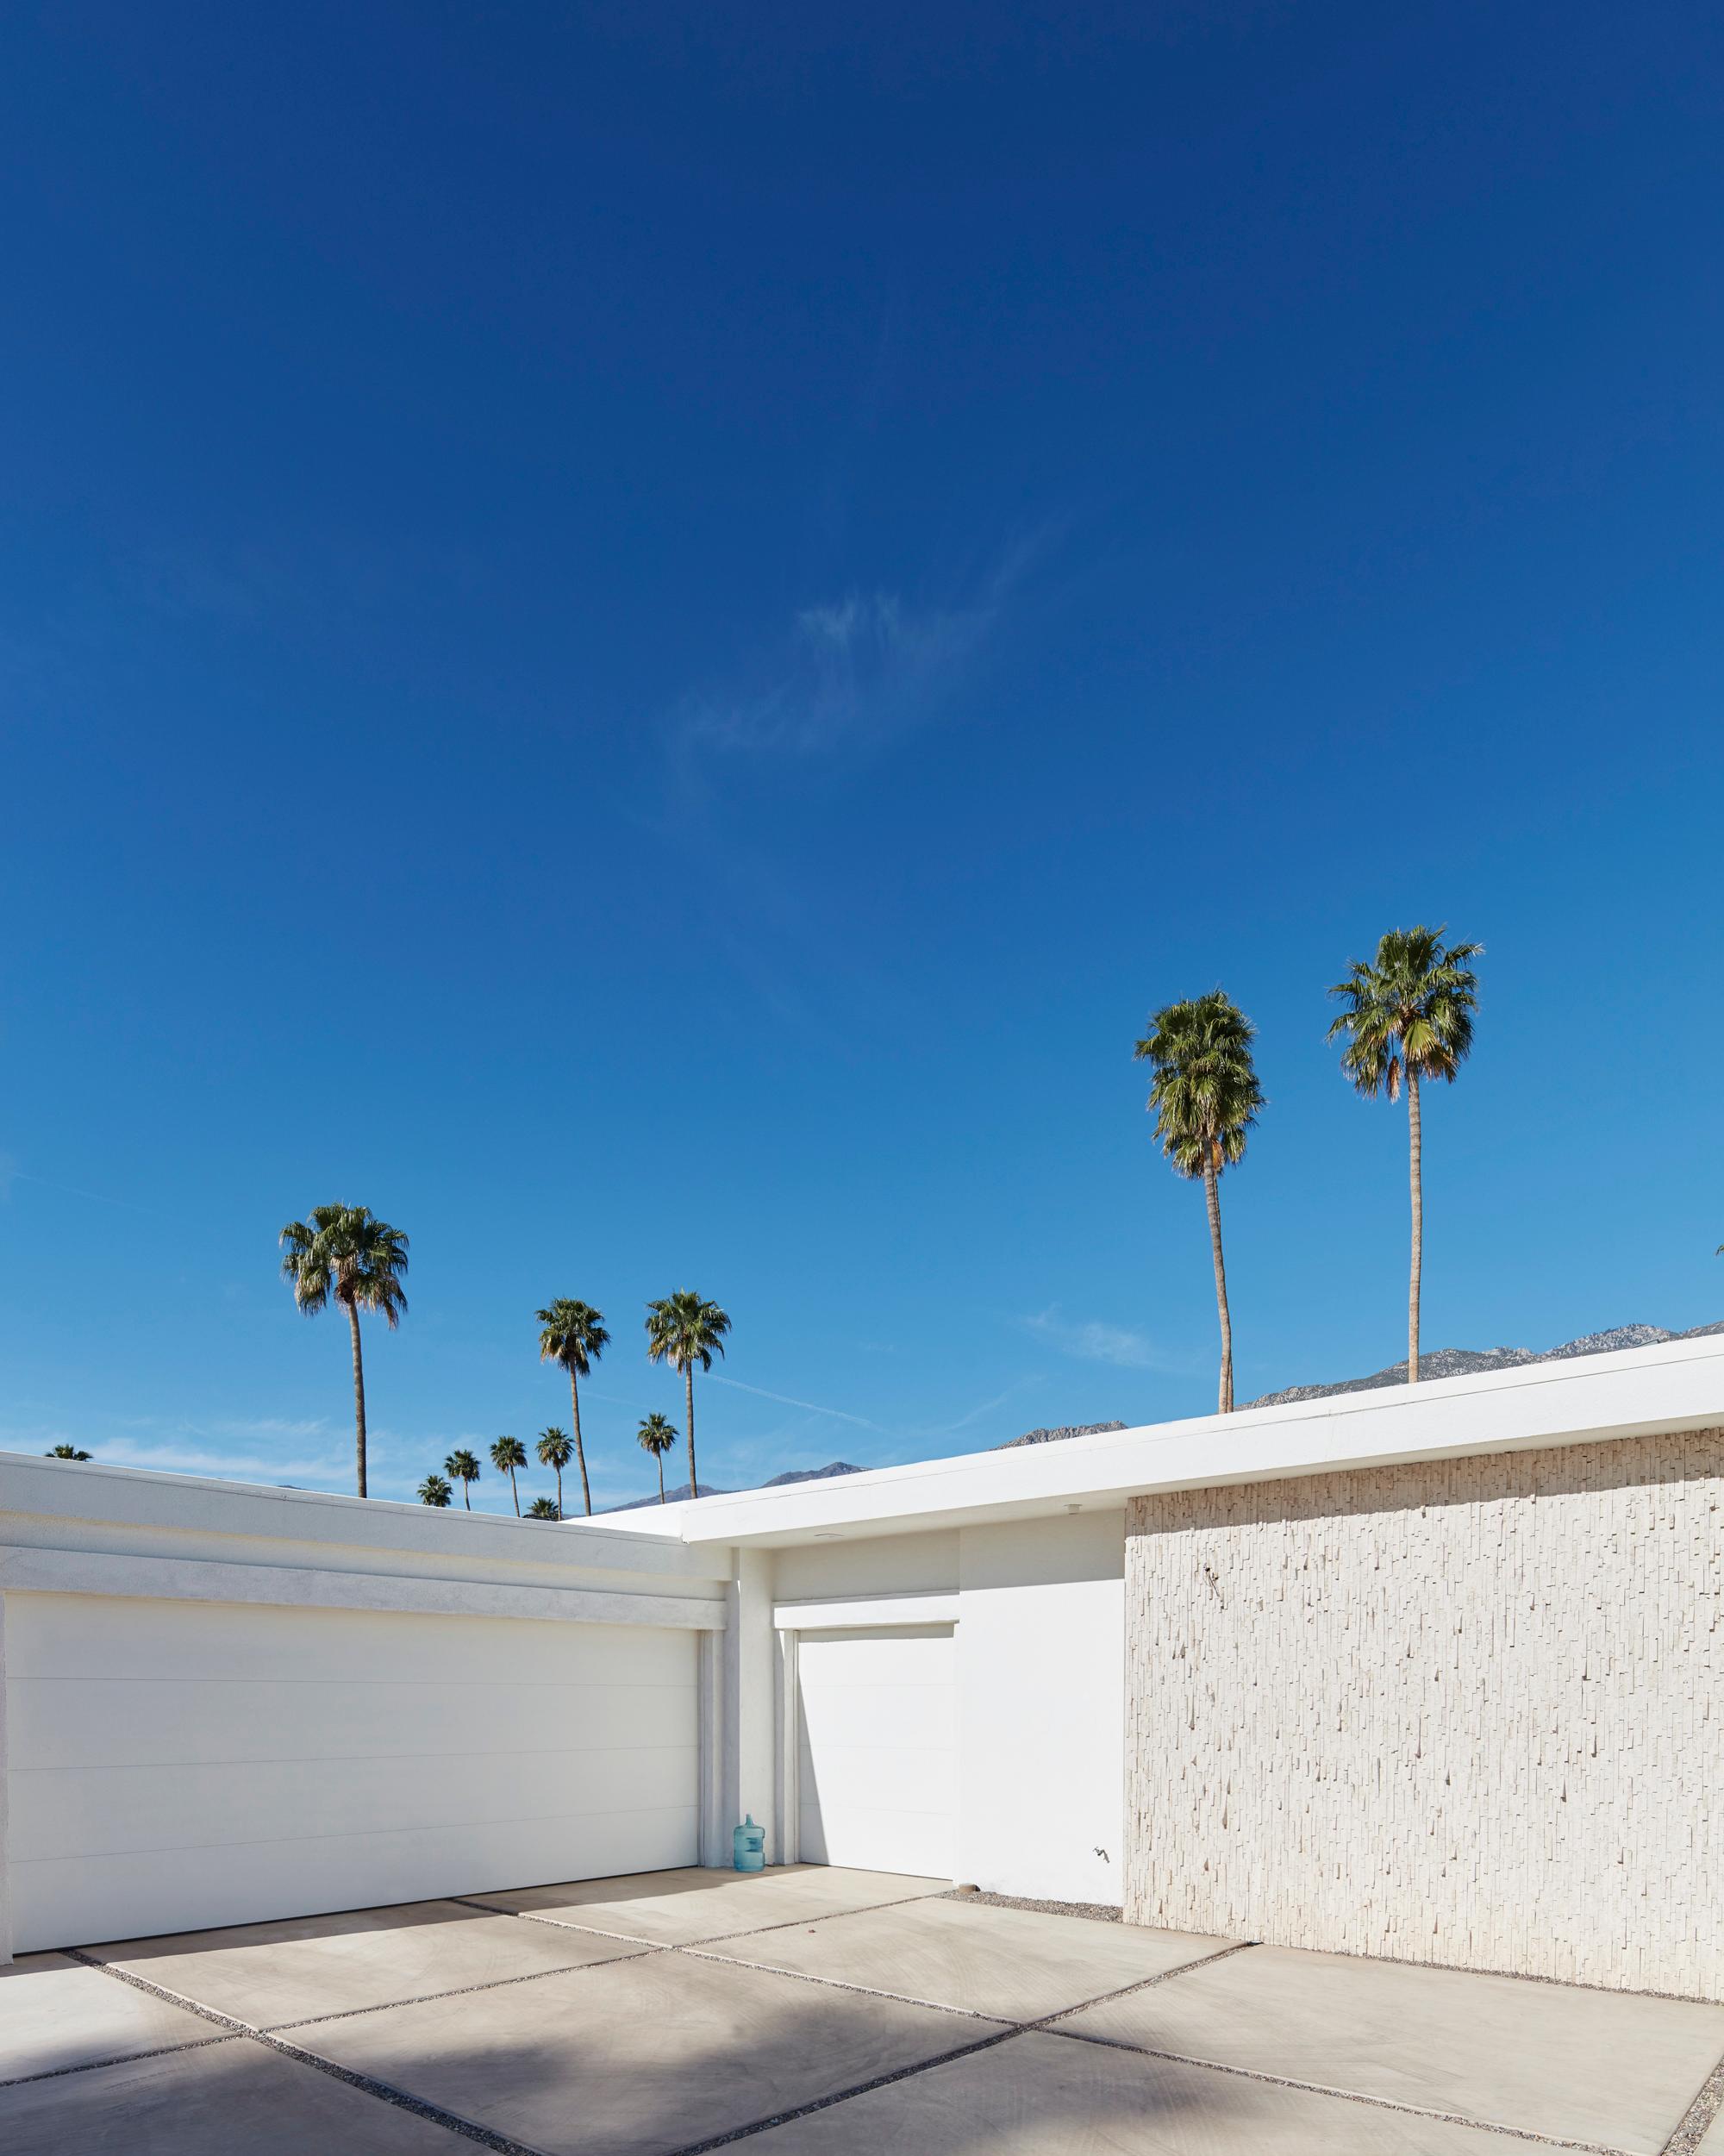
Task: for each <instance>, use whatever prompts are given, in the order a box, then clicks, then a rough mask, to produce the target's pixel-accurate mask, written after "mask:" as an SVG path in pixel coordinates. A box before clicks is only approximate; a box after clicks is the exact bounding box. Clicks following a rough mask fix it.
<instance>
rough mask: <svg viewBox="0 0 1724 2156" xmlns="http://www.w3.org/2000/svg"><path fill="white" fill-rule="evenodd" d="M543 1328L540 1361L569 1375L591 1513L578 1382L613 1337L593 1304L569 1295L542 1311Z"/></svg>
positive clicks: (584, 1495) (571, 1414) (587, 1375)
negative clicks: (557, 1367) (551, 1364)
mask: <svg viewBox="0 0 1724 2156" xmlns="http://www.w3.org/2000/svg"><path fill="white" fill-rule="evenodd" d="M539 1325H540V1333H539V1359H540V1362H559V1363H561V1365H563V1367H564V1369H565V1370H566V1371H567V1372H568V1373H569V1418H570V1421H571V1422H572V1423H573V1425H574V1432H575V1458H576V1459H578V1461H579V1462H580V1466H581V1497H582V1500H583V1502H584V1504H585V1506H586V1509H587V1510H588V1512H589V1513H590V1512H591V1510H592V1509H593V1501H592V1490H590V1487H589V1486H588V1483H587V1454H586V1447H584V1445H583V1444H582V1443H581V1389H580V1386H579V1384H578V1383H577V1382H576V1380H577V1379H578V1378H590V1377H591V1375H592V1366H593V1365H594V1364H595V1363H596V1362H597V1360H598V1359H599V1357H600V1356H601V1355H602V1354H603V1353H604V1351H605V1349H606V1348H607V1347H609V1345H610V1334H609V1333H608V1332H606V1330H605V1329H604V1319H603V1316H602V1315H601V1314H600V1313H599V1312H598V1311H597V1310H596V1309H594V1308H593V1307H592V1305H591V1303H578V1302H576V1301H575V1300H574V1299H573V1298H572V1297H570V1296H566V1295H564V1296H559V1297H558V1298H557V1300H556V1301H555V1302H554V1303H551V1304H549V1305H548V1306H547V1308H546V1309H542V1310H540V1313H539Z"/></svg>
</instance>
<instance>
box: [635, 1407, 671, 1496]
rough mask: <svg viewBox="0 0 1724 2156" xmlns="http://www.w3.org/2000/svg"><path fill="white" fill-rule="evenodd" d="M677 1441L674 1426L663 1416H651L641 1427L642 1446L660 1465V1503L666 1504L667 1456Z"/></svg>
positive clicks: (643, 1450) (642, 1449)
mask: <svg viewBox="0 0 1724 2156" xmlns="http://www.w3.org/2000/svg"><path fill="white" fill-rule="evenodd" d="M676 1441H677V1433H676V1430H675V1428H673V1426H672V1425H671V1423H670V1422H666V1420H665V1417H664V1416H663V1415H648V1416H647V1419H646V1421H645V1422H643V1423H642V1424H641V1425H640V1449H641V1451H642V1452H644V1453H652V1455H653V1459H655V1460H656V1461H657V1462H658V1463H659V1503H660V1504H663V1503H664V1502H665V1453H668V1452H669V1451H670V1450H671V1447H672V1446H673V1445H675V1443H676Z"/></svg>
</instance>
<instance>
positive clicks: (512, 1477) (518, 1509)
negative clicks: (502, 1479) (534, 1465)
mask: <svg viewBox="0 0 1724 2156" xmlns="http://www.w3.org/2000/svg"><path fill="white" fill-rule="evenodd" d="M509 1496H510V1497H513V1498H514V1500H515V1518H516V1519H517V1520H518V1519H519V1518H520V1517H521V1492H520V1491H519V1490H517V1489H516V1488H515V1470H514V1469H513V1468H512V1467H511V1468H510V1469H509Z"/></svg>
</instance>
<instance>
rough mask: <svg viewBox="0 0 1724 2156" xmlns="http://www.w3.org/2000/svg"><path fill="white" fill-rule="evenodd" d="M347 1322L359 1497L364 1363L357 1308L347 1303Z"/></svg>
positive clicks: (362, 1476) (362, 1480)
mask: <svg viewBox="0 0 1724 2156" xmlns="http://www.w3.org/2000/svg"><path fill="white" fill-rule="evenodd" d="M346 1308H347V1322H348V1324H349V1325H351V1326H352V1327H353V1447H354V1453H355V1456H356V1462H357V1465H358V1468H359V1495H360V1496H361V1497H364V1496H365V1357H364V1356H363V1355H362V1354H361V1353H360V1352H359V1304H358V1303H348V1304H347V1306H346Z"/></svg>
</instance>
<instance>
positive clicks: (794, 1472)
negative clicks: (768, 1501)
mask: <svg viewBox="0 0 1724 2156" xmlns="http://www.w3.org/2000/svg"><path fill="white" fill-rule="evenodd" d="M861 1472H862V1470H861V1469H860V1468H859V1467H854V1466H853V1465H851V1463H850V1462H849V1461H848V1460H847V1459H829V1460H828V1462H827V1463H826V1465H825V1466H824V1467H791V1468H787V1469H786V1470H785V1472H784V1473H783V1474H782V1475H774V1476H773V1477H772V1478H771V1480H770V1481H769V1482H763V1483H759V1484H756V1485H755V1487H756V1488H758V1489H761V1490H776V1489H778V1487H779V1485H780V1484H783V1483H787V1482H824V1481H825V1479H826V1478H827V1477H828V1475H859V1474H860V1473H861ZM688 1494H689V1486H688V1484H687V1483H685V1482H684V1483H679V1484H678V1485H677V1487H676V1488H675V1489H674V1490H666V1491H665V1503H667V1504H678V1503H681V1502H682V1500H683V1499H684V1497H687V1496H688ZM700 1494H701V1495H702V1497H734V1496H735V1494H736V1493H735V1491H734V1490H721V1489H719V1488H718V1486H717V1485H716V1484H714V1483H709V1482H703V1484H701V1486H700ZM658 1502H659V1493H658V1491H657V1490H654V1491H653V1495H652V1496H651V1497H631V1498H629V1500H628V1503H626V1504H603V1505H601V1506H600V1507H599V1510H600V1511H601V1512H638V1511H639V1510H640V1507H641V1506H642V1505H647V1504H657V1503H658ZM571 1516H573V1515H571Z"/></svg>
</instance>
